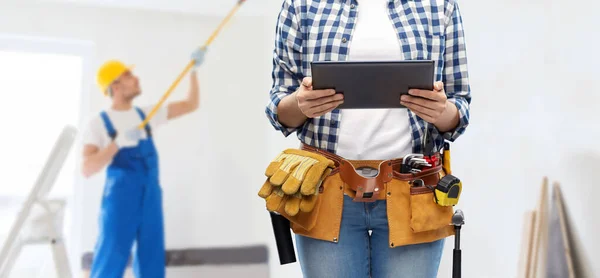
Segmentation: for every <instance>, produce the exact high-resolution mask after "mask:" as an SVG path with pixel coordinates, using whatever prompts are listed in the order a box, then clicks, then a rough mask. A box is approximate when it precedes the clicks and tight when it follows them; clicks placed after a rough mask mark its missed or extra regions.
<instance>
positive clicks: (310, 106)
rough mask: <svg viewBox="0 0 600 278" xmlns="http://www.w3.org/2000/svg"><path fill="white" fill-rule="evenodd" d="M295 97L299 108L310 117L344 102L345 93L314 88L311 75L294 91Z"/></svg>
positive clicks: (324, 112) (330, 109) (320, 114)
mask: <svg viewBox="0 0 600 278" xmlns="http://www.w3.org/2000/svg"><path fill="white" fill-rule="evenodd" d="M294 97H295V98H296V101H297V103H298V108H299V109H300V111H302V114H304V115H305V116H306V117H308V118H315V117H319V116H322V115H324V114H327V113H329V112H331V111H333V110H334V109H335V108H337V107H338V106H339V105H340V104H342V103H344V95H342V94H336V93H335V90H333V89H327V90H313V89H312V78H311V77H305V78H304V79H303V80H302V85H300V88H298V90H297V91H296V92H294Z"/></svg>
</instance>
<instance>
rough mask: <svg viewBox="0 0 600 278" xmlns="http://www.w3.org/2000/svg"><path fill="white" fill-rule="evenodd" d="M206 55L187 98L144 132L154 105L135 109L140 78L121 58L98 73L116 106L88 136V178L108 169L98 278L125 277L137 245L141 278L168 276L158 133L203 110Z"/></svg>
mask: <svg viewBox="0 0 600 278" xmlns="http://www.w3.org/2000/svg"><path fill="white" fill-rule="evenodd" d="M204 53H205V51H204V50H202V49H200V50H197V51H195V52H194V53H193V54H192V59H193V60H194V61H195V64H194V70H192V71H191V73H190V89H189V94H188V97H187V99H185V100H182V101H178V102H172V103H169V104H168V105H167V106H166V108H165V109H163V108H161V109H160V110H158V111H157V113H156V114H155V116H154V117H153V118H151V120H150V121H149V123H148V124H147V125H145V128H144V129H139V128H138V126H139V125H140V124H141V123H142V122H143V120H144V119H145V117H146V115H148V114H149V113H150V112H151V109H152V108H153V105H152V106H147V107H142V108H139V107H136V106H134V105H133V101H134V99H135V98H136V97H137V96H139V95H140V93H141V89H140V85H139V79H138V78H137V77H136V76H135V75H134V74H133V73H132V72H131V70H130V68H129V67H127V66H126V65H125V64H123V63H122V62H120V61H115V60H111V61H108V62H106V63H104V64H103V65H102V66H101V67H100V69H99V71H98V74H97V82H98V84H99V86H100V89H101V90H102V92H103V93H104V94H105V95H107V96H110V97H111V99H112V106H111V107H110V108H109V109H107V110H106V111H102V112H101V113H100V115H98V116H97V117H95V118H93V119H92V120H91V122H90V123H89V126H88V128H87V130H86V131H85V134H84V138H83V140H84V150H83V156H84V162H83V169H82V171H83V175H84V176H86V177H90V176H92V175H94V174H96V173H98V172H99V171H100V170H102V169H103V168H104V167H105V166H107V165H108V167H107V170H106V184H105V187H104V193H103V195H102V207H101V214H100V219H99V220H100V223H99V224H100V227H99V228H100V231H99V236H98V239H97V243H96V247H95V251H94V259H93V262H92V267H91V275H90V276H91V277H93V278H96V277H97V278H107V277H123V273H124V271H125V267H126V265H127V262H128V259H129V257H130V254H131V249H132V246H133V244H134V242H135V243H136V252H135V254H134V264H133V267H134V273H135V275H136V277H164V276H165V242H164V230H163V213H162V195H161V192H162V191H161V188H160V184H159V169H158V166H159V163H158V155H157V151H156V148H155V145H154V142H153V138H152V135H153V133H154V132H155V130H156V128H157V127H159V126H161V125H163V124H165V123H167V121H168V120H171V119H174V118H178V117H180V116H183V115H185V114H189V113H191V112H193V111H195V110H196V109H198V107H199V100H200V99H199V98H200V97H199V88H198V79H197V75H196V71H195V69H196V67H198V66H199V65H200V64H201V63H202V62H203V58H204ZM163 107H165V106H163Z"/></svg>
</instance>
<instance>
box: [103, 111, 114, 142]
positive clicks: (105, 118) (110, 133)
mask: <svg viewBox="0 0 600 278" xmlns="http://www.w3.org/2000/svg"><path fill="white" fill-rule="evenodd" d="M100 116H101V117H102V121H103V122H104V127H105V128H106V131H108V136H110V139H112V140H115V137H117V131H116V130H115V128H114V127H113V124H112V122H111V121H110V119H109V118H108V114H107V113H106V111H102V112H101V113H100Z"/></svg>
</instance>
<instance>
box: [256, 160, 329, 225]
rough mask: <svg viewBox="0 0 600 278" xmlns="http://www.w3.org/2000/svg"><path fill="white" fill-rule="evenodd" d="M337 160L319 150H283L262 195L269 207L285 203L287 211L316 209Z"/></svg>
mask: <svg viewBox="0 0 600 278" xmlns="http://www.w3.org/2000/svg"><path fill="white" fill-rule="evenodd" d="M334 165H335V164H334V162H333V161H332V160H330V159H327V158H326V157H324V156H322V155H318V154H316V153H312V152H308V151H303V150H297V149H288V150H285V151H284V152H282V153H281V154H279V155H278V156H277V157H276V158H275V159H274V160H273V161H271V163H269V166H268V167H267V169H266V171H265V175H266V176H267V180H266V181H265V183H264V184H263V186H262V187H261V189H260V191H259V192H258V195H259V196H260V197H261V198H264V199H265V200H266V205H267V210H269V211H277V210H278V209H279V208H280V207H281V206H282V205H283V206H284V209H285V212H286V213H287V214H288V215H290V216H295V215H296V214H298V212H300V211H302V212H310V211H312V210H313V208H314V206H315V204H316V201H317V195H318V193H319V187H320V186H321V184H322V182H323V180H324V179H325V178H326V177H327V176H329V174H331V171H332V170H333V167H334Z"/></svg>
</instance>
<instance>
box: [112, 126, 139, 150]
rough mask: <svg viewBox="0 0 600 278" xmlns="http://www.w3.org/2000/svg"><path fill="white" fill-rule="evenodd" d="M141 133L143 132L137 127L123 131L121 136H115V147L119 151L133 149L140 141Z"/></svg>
mask: <svg viewBox="0 0 600 278" xmlns="http://www.w3.org/2000/svg"><path fill="white" fill-rule="evenodd" d="M143 132H144V131H143V130H141V129H139V128H137V127H134V128H131V129H128V130H125V132H123V133H122V134H117V138H115V144H117V147H118V148H119V149H121V148H127V147H135V146H137V145H138V143H139V142H140V140H141V139H142V136H143V135H142V133H143Z"/></svg>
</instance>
